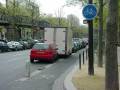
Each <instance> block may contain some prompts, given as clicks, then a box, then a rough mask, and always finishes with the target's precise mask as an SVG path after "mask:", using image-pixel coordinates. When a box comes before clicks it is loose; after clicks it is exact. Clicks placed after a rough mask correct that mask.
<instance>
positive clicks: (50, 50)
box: [30, 43, 58, 63]
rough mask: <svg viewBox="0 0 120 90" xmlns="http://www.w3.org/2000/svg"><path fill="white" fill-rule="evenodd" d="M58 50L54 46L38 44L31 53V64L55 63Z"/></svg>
mask: <svg viewBox="0 0 120 90" xmlns="http://www.w3.org/2000/svg"><path fill="white" fill-rule="evenodd" d="M57 55H58V53H57V49H56V47H55V46H54V45H53V44H46V43H36V44H35V45H34V46H33V48H32V50H31V52H30V62H31V63H33V62H34V60H39V61H41V60H43V61H49V62H53V61H54V60H55V59H57Z"/></svg>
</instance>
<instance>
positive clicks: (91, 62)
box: [88, 0, 94, 75]
mask: <svg viewBox="0 0 120 90" xmlns="http://www.w3.org/2000/svg"><path fill="white" fill-rule="evenodd" d="M88 2H89V4H92V2H93V1H92V0H88ZM88 31H89V40H88V43H89V50H88V57H89V61H88V74H89V75H94V55H93V20H88Z"/></svg>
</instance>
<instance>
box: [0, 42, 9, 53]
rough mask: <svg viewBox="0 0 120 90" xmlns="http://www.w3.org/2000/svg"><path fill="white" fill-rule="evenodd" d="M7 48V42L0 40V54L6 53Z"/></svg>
mask: <svg viewBox="0 0 120 90" xmlns="http://www.w3.org/2000/svg"><path fill="white" fill-rule="evenodd" d="M8 50H9V47H8V45H7V42H6V41H4V40H0V52H5V51H8Z"/></svg>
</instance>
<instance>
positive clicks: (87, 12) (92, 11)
mask: <svg viewBox="0 0 120 90" xmlns="http://www.w3.org/2000/svg"><path fill="white" fill-rule="evenodd" d="M82 14H83V16H84V17H85V18H86V20H92V19H94V18H95V17H96V15H97V9H96V7H95V5H93V4H88V5H86V6H85V7H84V8H83V10H82Z"/></svg>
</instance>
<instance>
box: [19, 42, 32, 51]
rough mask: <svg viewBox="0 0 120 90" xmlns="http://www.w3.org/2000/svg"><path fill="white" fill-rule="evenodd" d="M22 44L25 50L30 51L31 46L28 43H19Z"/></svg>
mask: <svg viewBox="0 0 120 90" xmlns="http://www.w3.org/2000/svg"><path fill="white" fill-rule="evenodd" d="M19 43H20V44H22V45H23V49H29V48H30V45H29V43H28V42H27V41H22V40H21V41H19Z"/></svg>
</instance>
